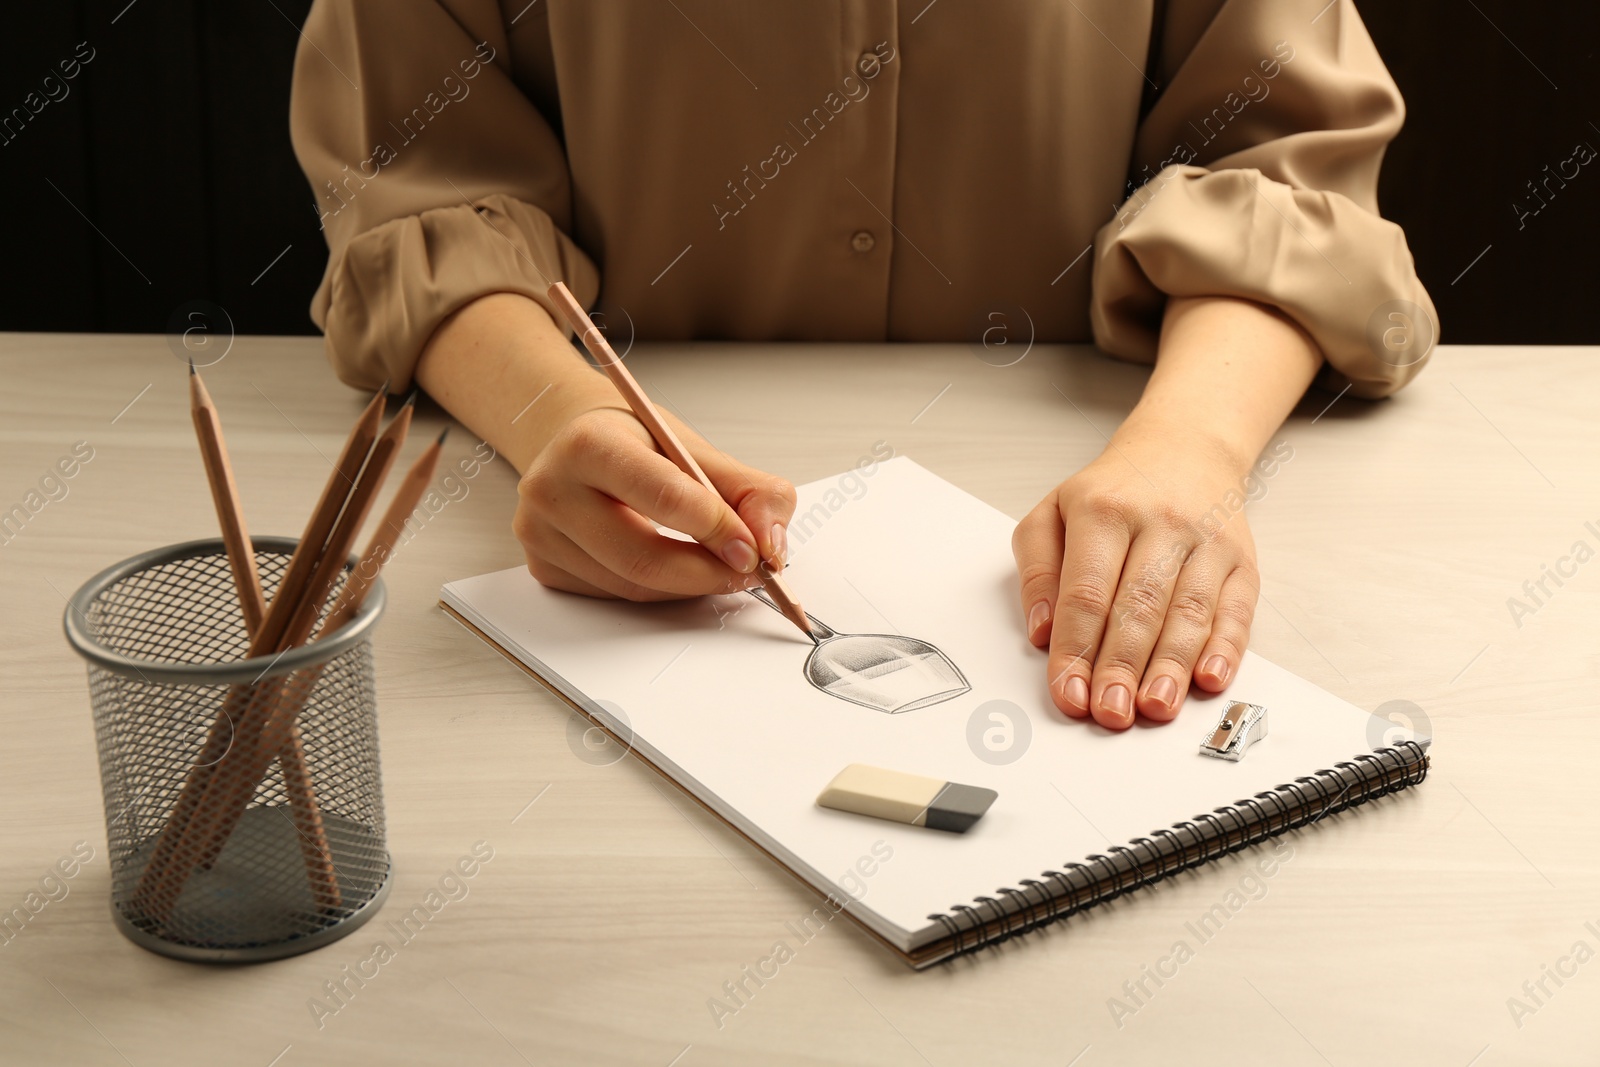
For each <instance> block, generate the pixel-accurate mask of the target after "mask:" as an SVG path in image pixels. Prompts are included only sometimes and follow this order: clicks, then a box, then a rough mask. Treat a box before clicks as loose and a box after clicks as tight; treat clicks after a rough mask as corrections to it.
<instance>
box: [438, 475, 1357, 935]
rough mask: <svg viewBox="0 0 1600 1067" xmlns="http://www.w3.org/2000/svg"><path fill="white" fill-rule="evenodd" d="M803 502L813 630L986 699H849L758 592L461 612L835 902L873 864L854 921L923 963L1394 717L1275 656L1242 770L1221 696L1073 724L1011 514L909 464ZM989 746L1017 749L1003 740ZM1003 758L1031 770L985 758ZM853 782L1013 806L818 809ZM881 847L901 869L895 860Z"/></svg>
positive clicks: (452, 591)
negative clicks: (1169, 717) (972, 810)
mask: <svg viewBox="0 0 1600 1067" xmlns="http://www.w3.org/2000/svg"><path fill="white" fill-rule="evenodd" d="M799 497H800V505H799V509H798V511H797V512H796V520H795V523H794V525H793V527H792V534H791V537H792V540H793V541H794V542H798V543H797V544H796V545H795V547H794V549H793V550H792V552H791V564H790V567H789V570H788V578H789V582H790V585H791V587H792V588H793V589H794V590H795V592H796V594H797V595H798V596H799V597H800V599H801V600H802V602H803V603H804V605H805V607H806V610H807V611H808V612H809V613H810V614H811V615H812V616H813V617H815V618H817V619H819V620H821V621H822V622H824V623H826V624H827V625H828V626H830V627H831V628H832V629H834V630H835V631H836V632H838V633H840V634H899V635H904V636H906V637H911V638H917V639H920V640H922V641H925V642H928V643H931V644H932V645H934V646H936V647H937V648H938V649H939V650H941V651H942V652H943V653H944V655H945V656H946V657H947V658H948V659H949V660H950V661H951V662H953V663H954V664H955V665H956V666H957V667H958V668H959V670H960V672H961V673H962V674H963V675H964V676H965V679H966V681H967V683H968V684H969V685H970V689H969V690H967V691H966V692H964V693H961V694H960V695H957V696H953V697H950V698H948V699H945V700H942V701H941V702H938V703H933V704H930V705H928V706H925V707H922V708H919V709H916V710H909V711H903V712H900V713H897V714H886V713H884V712H882V711H879V710H876V709H874V708H869V707H864V706H860V705H858V704H855V703H851V702H848V701H846V700H844V699H841V698H840V697H838V696H835V695H832V694H831V693H829V692H825V691H823V690H822V689H819V688H817V687H816V686H814V685H813V684H812V683H811V682H810V681H808V680H807V677H806V675H805V673H804V668H805V665H806V661H807V658H808V656H809V655H810V654H811V653H812V650H813V648H814V647H820V648H824V649H825V648H827V647H828V645H827V644H826V643H825V644H824V645H822V646H813V645H812V643H811V642H810V641H809V640H808V639H807V638H806V637H805V636H804V635H802V634H800V633H799V632H798V631H796V630H795V629H794V627H793V626H792V625H791V624H789V623H788V622H786V621H785V620H784V619H783V618H782V617H781V616H780V615H779V614H778V613H777V612H776V611H775V610H773V609H772V608H770V607H768V606H767V605H765V604H762V603H759V602H757V601H755V600H754V599H753V598H752V597H750V596H748V595H743V594H741V595H739V596H735V597H716V598H708V599H703V600H698V601H691V602H679V603H672V604H661V605H641V604H632V603H626V602H620V601H606V600H594V599H589V598H586V597H580V596H573V595H570V594H564V593H559V592H553V591H551V590H547V589H545V588H543V587H541V586H540V585H539V584H538V583H537V582H536V581H535V580H534V579H533V578H532V577H531V576H529V574H528V573H527V571H526V570H524V569H522V568H515V569H512V570H506V571H501V572H498V573H495V574H486V575H481V576H479V577H476V578H469V579H466V580H463V581H458V582H452V583H450V584H448V585H446V586H445V589H444V594H445V601H446V603H448V604H449V605H450V606H451V607H453V608H455V609H456V610H458V611H460V612H461V613H462V614H463V615H464V616H465V617H467V618H468V619H469V620H470V621H472V622H473V623H474V624H475V625H477V626H478V627H479V628H480V629H483V630H484V631H485V632H486V633H488V634H489V635H490V636H491V637H493V638H495V639H496V640H499V641H500V642H502V644H503V645H504V646H505V647H506V649H507V651H509V652H512V653H513V654H515V655H517V656H518V657H519V658H521V659H522V660H523V662H525V663H527V664H528V665H529V666H530V667H531V668H533V669H534V670H535V671H537V672H538V673H539V674H540V675H541V676H542V677H544V678H546V679H548V680H549V681H551V682H552V684H556V685H557V686H558V687H559V688H561V689H562V690H563V691H564V692H565V693H566V694H567V695H568V696H569V697H570V698H572V699H573V700H574V701H575V702H578V703H580V704H582V705H583V706H585V707H586V708H587V709H588V710H590V711H591V712H594V713H598V714H599V715H600V716H601V717H602V720H606V719H609V718H610V717H611V713H610V711H609V710H608V709H607V707H606V705H607V704H610V705H614V706H615V707H617V708H620V709H622V712H623V713H624V714H625V715H626V721H627V725H628V726H629V727H630V728H631V730H632V731H633V744H634V746H635V747H636V748H638V749H639V750H640V752H641V753H642V754H644V755H645V756H646V757H647V758H649V759H650V760H651V761H652V762H653V763H656V764H657V766H660V767H661V768H662V769H663V770H665V771H667V772H668V773H669V774H671V775H672V776H673V777H674V778H675V779H676V780H677V781H678V782H680V783H681V784H682V785H684V786H685V787H687V788H689V789H690V790H691V791H693V792H694V793H695V794H696V795H697V796H698V797H700V799H701V800H703V801H705V802H706V803H707V804H708V805H710V806H711V807H712V808H713V809H715V810H717V811H718V812H719V813H720V814H722V815H723V816H724V817H725V818H727V819H729V820H730V821H731V822H733V823H734V824H735V825H737V826H738V827H739V828H740V829H742V830H743V831H744V832H745V833H747V834H749V835H750V836H751V837H752V838H754V839H756V840H757V841H758V842H760V843H761V844H762V845H763V846H764V847H765V848H767V849H768V850H769V851H771V852H773V853H774V854H775V855H777V856H779V857H780V858H781V859H782V860H784V862H786V863H787V864H788V865H789V866H791V867H792V868H793V869H794V870H795V871H796V872H797V873H799V874H801V875H802V876H804V877H806V878H807V879H808V880H809V881H811V882H812V884H813V885H815V886H816V887H817V888H819V889H820V890H822V891H823V892H833V893H835V895H838V896H840V897H841V898H842V896H843V891H842V890H841V888H840V887H839V885H838V883H839V882H840V881H841V880H843V878H844V876H845V874H846V872H849V871H851V870H852V869H854V868H857V867H858V863H859V862H860V861H862V860H863V858H865V859H866V860H867V862H866V863H865V865H864V866H865V867H866V868H868V869H871V870H872V873H871V875H870V877H864V876H862V875H860V874H857V876H856V880H855V881H853V882H847V883H846V886H845V888H847V889H856V887H857V886H859V885H861V884H864V885H865V896H864V897H862V898H861V899H860V901H859V903H857V904H854V905H851V911H852V912H853V913H854V914H856V915H857V917H858V918H861V919H863V920H864V921H866V922H867V923H868V924H869V925H870V926H872V927H873V928H874V929H875V930H877V931H878V932H879V933H880V934H882V935H883V936H885V937H886V938H887V939H888V940H890V941H891V942H892V943H894V944H896V945H897V946H898V947H900V948H901V949H903V950H907V949H910V948H913V947H915V946H917V945H920V944H924V943H926V942H928V941H931V940H935V939H936V938H937V936H939V935H940V934H941V933H942V929H941V928H940V927H939V925H938V924H937V923H930V922H929V920H928V918H927V917H928V916H929V915H930V914H932V913H934V912H945V911H948V910H949V909H950V907H951V905H953V904H970V903H971V902H972V901H973V898H975V897H977V896H979V895H992V894H993V893H994V892H995V890H996V889H997V888H999V887H1001V886H1016V885H1017V883H1018V881H1019V880H1020V879H1023V878H1037V877H1038V876H1039V875H1040V873H1041V872H1042V871H1044V870H1045V869H1047V868H1052V869H1059V868H1060V866H1061V864H1062V863H1063V862H1065V861H1068V860H1082V859H1083V858H1084V857H1085V856H1086V855H1087V854H1089V853H1092V852H1103V851H1104V850H1105V848H1106V847H1107V846H1108V845H1112V844H1117V845H1120V844H1126V843H1127V842H1128V841H1129V840H1130V839H1132V838H1134V837H1137V836H1146V835H1148V834H1149V833H1150V832H1151V831H1152V830H1154V829H1157V828H1162V827H1168V826H1171V825H1172V824H1173V823H1175V822H1178V821H1180V820H1184V819H1189V818H1192V817H1194V816H1195V815H1197V814H1199V813H1201V812H1208V811H1211V810H1213V809H1215V808H1218V807H1220V806H1222V805H1225V804H1230V803H1232V802H1234V801H1236V800H1239V799H1242V798H1245V797H1249V796H1251V795H1253V794H1255V793H1258V792H1261V791H1264V790H1267V789H1271V788H1273V787H1275V786H1277V785H1280V784H1282V783H1285V782H1290V781H1293V780H1294V779H1295V778H1297V777H1302V776H1305V775H1310V774H1312V773H1314V772H1316V771H1318V770H1321V769H1323V768H1327V767H1331V766H1333V765H1334V764H1335V763H1338V762H1340V761H1344V760H1348V759H1350V758H1351V757H1352V756H1354V755H1356V754H1358V753H1364V752H1367V751H1370V750H1371V748H1372V745H1371V743H1370V742H1369V740H1368V737H1369V724H1370V723H1371V722H1373V721H1374V720H1373V717H1372V716H1369V715H1368V714H1367V713H1366V712H1364V711H1362V710H1360V709H1359V708H1356V707H1354V706H1353V705H1350V704H1348V703H1346V702H1344V701H1342V700H1340V699H1338V698H1337V697H1334V696H1332V695H1331V694H1329V693H1326V692H1324V691H1322V690H1320V689H1318V688H1317V687H1316V686H1314V685H1312V684H1311V683H1309V682H1307V681H1305V680H1303V679H1300V678H1297V677H1295V676H1294V675H1291V674H1289V673H1288V672H1287V671H1284V670H1282V669H1281V668H1278V667H1276V666H1274V665H1272V664H1270V663H1268V662H1266V661H1265V660H1263V659H1261V658H1260V657H1258V656H1254V655H1249V656H1247V658H1246V660H1245V662H1244V664H1243V666H1242V667H1241V670H1240V673H1239V677H1238V678H1237V679H1236V680H1235V682H1234V683H1233V684H1232V685H1231V686H1230V687H1229V690H1228V692H1227V693H1226V694H1225V698H1224V699H1237V700H1244V701H1247V702H1249V703H1254V704H1263V705H1265V706H1266V707H1267V708H1268V709H1269V724H1270V725H1269V735H1268V737H1267V738H1266V739H1265V740H1263V741H1261V742H1259V743H1258V744H1256V745H1255V746H1254V747H1253V748H1251V749H1250V750H1249V753H1248V755H1247V756H1246V758H1245V759H1244V760H1243V761H1242V762H1239V763H1231V762H1227V761H1223V760H1218V759H1213V758H1209V757H1206V756H1202V755H1200V754H1199V752H1198V747H1199V744H1200V742H1201V740H1202V739H1203V738H1204V737H1205V736H1207V735H1208V734H1209V732H1210V728H1211V727H1213V726H1214V725H1215V723H1216V721H1217V718H1218V716H1219V714H1220V712H1221V709H1222V703H1220V702H1219V698H1215V697H1207V696H1205V695H1203V694H1196V695H1194V696H1191V697H1190V699H1189V702H1188V703H1187V704H1186V705H1185V707H1184V710H1183V712H1182V713H1181V714H1180V715H1179V717H1178V719H1177V720H1176V721H1174V722H1172V723H1168V724H1162V725H1154V724H1146V723H1145V722H1144V721H1143V720H1140V721H1139V723H1138V725H1136V726H1134V727H1133V728H1132V729H1130V730H1128V731H1126V732H1122V733H1113V732H1111V731H1108V730H1105V729H1103V728H1101V727H1099V726H1096V725H1093V724H1092V723H1090V722H1087V721H1080V720H1072V719H1068V718H1066V717H1064V716H1063V715H1062V714H1061V713H1060V712H1058V711H1057V710H1056V709H1055V707H1054V705H1053V704H1052V703H1051V702H1050V698H1049V695H1048V693H1047V692H1046V690H1045V653H1044V652H1043V651H1041V650H1039V649H1036V648H1034V647H1032V646H1031V645H1030V644H1029V643H1028V641H1027V638H1026V635H1025V634H1024V632H1023V620H1022V615H1021V609H1020V607H1019V604H1018V599H1017V589H1016V584H1017V579H1016V574H1015V565H1014V563H1013V561H1012V555H1011V549H1010V537H1011V531H1012V528H1013V526H1014V523H1013V522H1012V521H1011V520H1010V519H1009V518H1007V517H1006V516H1005V515H1004V514H1002V513H1001V512H999V511H996V510H994V509H993V508H991V507H989V506H988V505H987V504H984V503H983V502H981V501H979V500H977V499H976V498H974V497H972V496H970V495H968V494H966V493H964V492H962V491H961V490H959V489H957V488H956V487H955V486H952V485H950V484H949V483H948V482H945V481H943V480H942V479H940V478H938V477H937V476H935V475H933V474H932V473H930V472H929V471H927V470H925V469H923V468H922V467H920V466H918V465H916V464H915V463H913V462H912V461H910V460H909V459H905V458H897V459H893V460H890V461H888V462H886V463H883V464H881V465H879V466H877V467H876V468H875V469H873V470H872V471H871V473H870V474H866V473H864V472H853V473H851V474H846V475H843V476H841V477H840V478H838V479H832V480H828V481H824V482H816V483H812V484H810V485H807V486H803V487H801V489H800V490H799ZM898 673H899V674H900V675H911V674H915V673H916V671H915V670H914V669H909V668H908V669H907V670H904V671H901V672H898ZM935 681H937V679H935ZM930 684H931V683H930ZM905 688H910V687H905ZM991 701H1007V702H1009V704H1010V705H1011V706H1012V707H1011V708H1010V709H1006V708H1004V707H1002V709H1001V710H1002V711H1008V713H1009V716H1010V717H1011V718H1016V719H1020V720H1024V721H1021V722H1018V723H1016V724H1015V726H1014V727H1013V730H1012V733H1011V742H1010V745H1009V746H1007V744H1006V743H1005V741H1006V738H1005V734H1004V723H1003V720H994V719H989V718H988V717H987V716H984V717H982V718H981V721H980V723H979V725H978V727H977V729H976V731H975V732H976V734H977V741H976V743H975V744H974V743H971V742H969V720H972V719H973V718H974V714H975V712H977V711H978V709H979V708H980V706H982V705H985V704H988V703H989V702H991ZM1385 725H1387V724H1385ZM984 731H998V732H994V733H991V734H990V736H989V738H988V742H987V744H986V742H985V740H984V738H983V736H982V735H983V732H984ZM1024 731H1026V732H1027V733H1029V734H1031V738H1030V739H1029V740H1028V742H1027V743H1026V748H1025V749H1022V748H1021V740H1020V738H1021V734H1022V733H1023V732H1024ZM990 745H992V746H994V747H997V748H1000V749H1007V748H1008V747H1009V750H1010V751H1012V752H1015V751H1022V755H1021V756H1020V758H1017V759H1015V761H1014V762H1011V763H1004V764H1002V763H994V762H990V761H989V760H986V759H984V758H980V755H979V754H978V753H979V752H990V751H991V749H990V748H989V746H990ZM851 763H867V764H873V765H877V766H882V767H888V768H892V769H896V770H902V771H909V772H912V773H915V774H922V775H927V776H930V777H936V778H942V779H946V780H949V781H954V782H963V783H967V784H969V785H977V786H987V787H989V788H991V789H994V790H996V791H998V793H999V799H998V800H996V801H995V803H994V806H993V807H992V808H991V809H990V810H989V812H988V814H987V815H985V816H984V817H983V818H982V819H981V820H979V822H978V823H977V825H976V826H974V827H973V828H972V829H971V830H969V831H968V832H966V833H964V834H952V833H945V832H941V831H937V830H927V829H920V828H915V827H909V826H903V825H899V824H896V823H890V822H885V821H882V820H877V819H871V818H867V817H864V816H859V815H852V814H848V813H845V812H838V811H832V810H827V809H823V808H818V807H817V806H816V804H815V800H816V797H817V794H818V793H819V792H821V790H822V788H823V787H824V786H825V785H826V784H827V783H828V781H829V780H830V779H831V778H832V777H833V776H834V775H835V774H837V773H838V772H839V771H840V770H842V769H843V768H844V767H845V766H846V765H847V764H851ZM878 842H882V843H883V844H884V845H887V846H888V847H889V848H890V849H892V850H893V855H892V857H890V858H888V859H881V858H874V853H873V847H874V844H875V843H878ZM884 851H885V850H884V848H883V845H879V846H878V856H879V857H881V856H882V854H883V852H884ZM858 893H859V890H857V892H856V893H853V894H852V895H857V894H858Z"/></svg>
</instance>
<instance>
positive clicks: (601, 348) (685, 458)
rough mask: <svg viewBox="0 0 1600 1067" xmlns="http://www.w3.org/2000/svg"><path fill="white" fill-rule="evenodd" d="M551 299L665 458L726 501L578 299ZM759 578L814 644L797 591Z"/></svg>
mask: <svg viewBox="0 0 1600 1067" xmlns="http://www.w3.org/2000/svg"><path fill="white" fill-rule="evenodd" d="M548 295H549V297H550V299H551V300H552V301H553V302H554V303H555V305H556V307H558V308H560V309H561V314H562V315H563V316H564V317H565V318H566V320H567V322H568V324H569V325H571V327H572V329H573V331H574V332H575V333H577V335H578V339H579V340H581V341H582V342H583V346H584V347H585V348H587V349H588V350H589V352H590V353H591V354H592V355H593V356H594V358H595V360H596V362H598V363H599V364H600V369H601V370H602V371H604V372H605V375H606V377H607V378H610V379H611V383H612V384H613V385H615V386H616V387H617V392H619V393H621V394H622V399H623V400H625V401H627V403H628V407H629V408H631V409H632V410H633V414H634V416H635V417H636V418H638V420H639V421H640V422H641V423H643V424H644V428H645V429H646V430H648V431H649V432H650V436H651V437H653V438H655V442H656V444H657V445H658V446H659V447H660V449H661V452H662V454H663V455H665V456H666V457H667V458H668V459H670V460H672V462H673V463H675V464H677V465H678V467H679V469H681V470H683V471H684V472H686V473H687V474H689V475H690V476H691V477H693V478H694V479H695V480H696V481H698V482H699V483H700V484H701V485H703V486H705V487H706V488H707V489H709V490H710V491H711V492H712V493H714V494H715V495H716V497H717V499H719V500H721V499H722V498H723V497H722V492H721V490H719V489H718V488H717V487H716V485H715V484H714V483H713V482H712V481H711V479H710V478H709V477H707V476H706V472H705V470H704V469H702V468H701V466H700V464H699V463H697V462H696V461H695V458H694V456H692V455H690V453H689V450H688V449H687V448H685V447H684V445H683V441H682V440H680V439H679V437H678V435H677V434H676V433H675V432H673V429H672V427H671V426H669V425H668V424H667V421H666V420H665V419H663V418H662V417H661V412H660V411H659V410H657V408H656V406H655V404H653V403H651V401H650V398H649V397H648V396H646V395H645V391H644V390H643V389H642V388H640V386H639V382H638V381H637V380H636V379H635V378H634V376H633V374H632V373H630V372H629V370H628V368H627V367H625V366H623V365H622V357H620V356H618V355H617V353H616V352H615V351H613V350H612V348H611V345H610V344H609V343H608V342H607V341H606V339H605V336H604V335H603V334H602V333H601V332H600V331H599V329H598V328H596V327H595V325H594V323H593V322H591V321H590V320H589V316H588V314H587V313H585V312H584V310H583V305H582V304H580V303H578V298H577V297H575V296H573V295H572V290H570V289H568V288H567V287H566V285H564V284H563V283H561V282H556V283H555V284H553V285H551V286H550V288H549V290H548ZM757 577H758V578H760V579H761V584H762V585H763V586H765V587H766V589H767V591H768V592H769V593H771V594H772V599H773V601H774V602H775V603H776V604H777V605H778V610H779V611H780V612H782V614H783V616H784V618H786V619H788V620H789V621H790V622H792V623H794V624H795V626H797V627H798V628H799V629H800V631H801V632H802V633H804V634H805V635H806V636H807V637H810V638H811V639H812V640H813V641H815V640H816V637H815V635H813V634H812V632H811V623H810V621H809V620H807V618H806V613H805V609H804V608H802V607H801V606H800V601H799V599H798V598H796V596H795V595H794V591H793V590H791V589H790V588H789V586H788V583H786V582H785V581H784V580H783V578H782V576H780V575H779V574H778V572H777V571H776V570H773V569H772V568H770V567H762V568H760V569H759V571H758V573H757Z"/></svg>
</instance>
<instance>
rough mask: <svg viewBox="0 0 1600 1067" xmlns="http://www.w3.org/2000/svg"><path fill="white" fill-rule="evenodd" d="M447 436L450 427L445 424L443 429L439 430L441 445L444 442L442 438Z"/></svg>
mask: <svg viewBox="0 0 1600 1067" xmlns="http://www.w3.org/2000/svg"><path fill="white" fill-rule="evenodd" d="M449 436H450V427H448V426H446V427H445V428H444V429H443V430H440V431H439V444H441V445H442V444H444V439H445V438H446V437H449Z"/></svg>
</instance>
